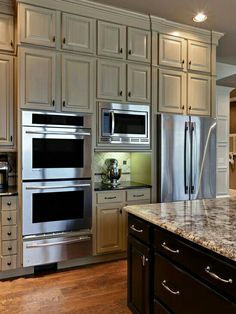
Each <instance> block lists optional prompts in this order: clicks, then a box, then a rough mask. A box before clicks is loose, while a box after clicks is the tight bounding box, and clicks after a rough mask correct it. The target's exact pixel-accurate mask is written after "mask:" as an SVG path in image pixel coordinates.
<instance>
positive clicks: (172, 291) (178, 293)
mask: <svg viewBox="0 0 236 314" xmlns="http://www.w3.org/2000/svg"><path fill="white" fill-rule="evenodd" d="M161 284H162V286H163V287H164V288H165V289H166V290H167V291H169V292H170V293H172V294H175V295H180V292H179V290H177V291H174V290H172V289H171V288H169V287H168V286H167V285H166V280H163V281H162V283H161Z"/></svg>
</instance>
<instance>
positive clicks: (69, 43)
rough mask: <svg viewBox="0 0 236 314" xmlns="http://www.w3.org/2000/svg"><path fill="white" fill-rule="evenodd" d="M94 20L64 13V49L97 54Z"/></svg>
mask: <svg viewBox="0 0 236 314" xmlns="http://www.w3.org/2000/svg"><path fill="white" fill-rule="evenodd" d="M95 29H96V23H95V20H94V19H89V18H86V17H82V16H78V15H73V14H66V13H62V38H63V39H62V48H63V49H68V50H75V51H82V52H88V53H93V54H94V53H95V39H96V37H95Z"/></svg>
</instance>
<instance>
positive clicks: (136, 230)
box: [130, 225, 143, 233]
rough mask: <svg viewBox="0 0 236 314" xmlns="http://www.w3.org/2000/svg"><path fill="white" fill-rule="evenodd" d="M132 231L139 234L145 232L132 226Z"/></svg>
mask: <svg viewBox="0 0 236 314" xmlns="http://www.w3.org/2000/svg"><path fill="white" fill-rule="evenodd" d="M130 229H132V230H133V231H135V232H138V233H142V232H143V229H136V228H135V226H134V225H131V226H130Z"/></svg>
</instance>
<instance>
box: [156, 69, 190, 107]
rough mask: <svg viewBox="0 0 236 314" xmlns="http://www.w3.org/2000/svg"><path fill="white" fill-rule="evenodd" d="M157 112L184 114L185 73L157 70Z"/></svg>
mask: <svg viewBox="0 0 236 314" xmlns="http://www.w3.org/2000/svg"><path fill="white" fill-rule="evenodd" d="M158 107H159V111H160V112H167V113H184V111H185V110H186V73H183V72H181V71H173V70H168V69H160V70H159V106H158Z"/></svg>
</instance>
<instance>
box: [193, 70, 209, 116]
mask: <svg viewBox="0 0 236 314" xmlns="http://www.w3.org/2000/svg"><path fill="white" fill-rule="evenodd" d="M188 113H189V114H192V115H203V116H209V115H210V113H211V78H210V77H209V76H206V75H199V74H193V73H189V74H188Z"/></svg>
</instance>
